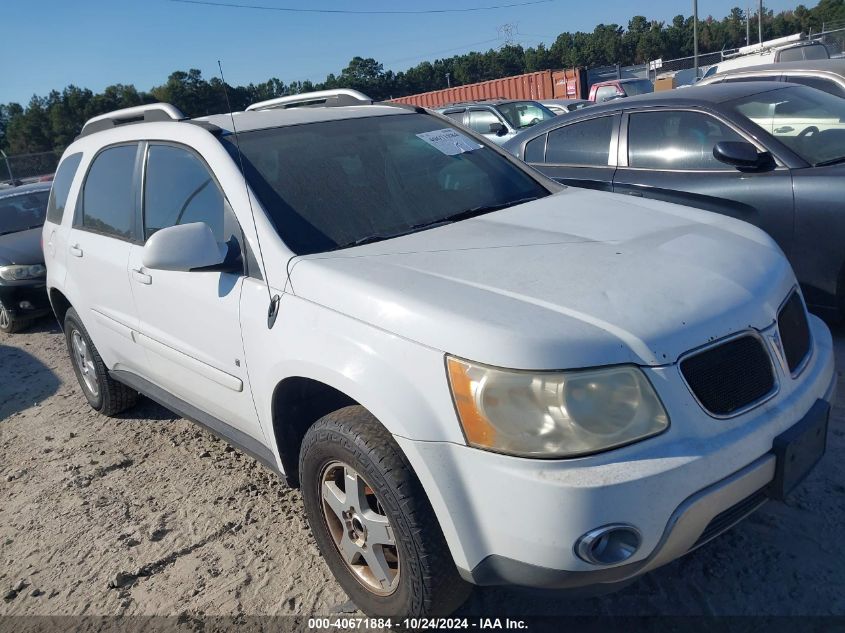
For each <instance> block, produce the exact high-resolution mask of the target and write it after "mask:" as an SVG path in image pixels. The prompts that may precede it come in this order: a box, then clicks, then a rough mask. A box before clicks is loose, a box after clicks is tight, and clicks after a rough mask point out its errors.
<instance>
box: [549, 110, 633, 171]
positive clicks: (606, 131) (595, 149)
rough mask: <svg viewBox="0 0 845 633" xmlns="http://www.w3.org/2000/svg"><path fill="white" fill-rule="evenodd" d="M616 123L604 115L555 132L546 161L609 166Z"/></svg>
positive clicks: (550, 137) (552, 133) (613, 119)
mask: <svg viewBox="0 0 845 633" xmlns="http://www.w3.org/2000/svg"><path fill="white" fill-rule="evenodd" d="M615 120H616V119H615V118H614V117H612V116H604V117H599V118H598V119H589V120H588V121H581V122H579V123H572V124H570V125H566V126H564V127H561V128H558V129H556V130H552V131H551V132H549V141H548V143H547V145H546V162H547V163H559V164H562V165H592V166H607V159H608V156H609V155H610V137H611V135H612V134H613V124H614V122H615Z"/></svg>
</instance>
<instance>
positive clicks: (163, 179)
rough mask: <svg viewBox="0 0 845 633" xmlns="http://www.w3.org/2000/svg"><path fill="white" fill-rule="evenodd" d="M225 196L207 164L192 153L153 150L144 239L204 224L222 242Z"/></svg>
mask: <svg viewBox="0 0 845 633" xmlns="http://www.w3.org/2000/svg"><path fill="white" fill-rule="evenodd" d="M223 216H224V206H223V194H222V193H221V192H220V189H218V188H217V183H215V182H214V179H213V178H212V177H211V174H209V172H208V169H207V168H206V166H205V164H204V163H203V162H202V161H201V160H200V159H199V158H197V157H196V156H195V155H194V154H192V153H191V152H189V151H187V150H185V149H181V148H178V147H171V146H166V145H152V146H150V150H149V153H148V155H147V170H146V184H145V188H144V239H149V237H150V236H151V235H152V234H153V233H155V232H156V231H158V230H159V229H163V228H166V227H168V226H175V225H177V224H190V223H191V222H205V223H206V224H208V226H210V227H211V230H212V232H213V233H214V237H215V238H216V239H217V241H218V242H223V241H225V240H224V234H223V233H224V231H223V224H224V221H223Z"/></svg>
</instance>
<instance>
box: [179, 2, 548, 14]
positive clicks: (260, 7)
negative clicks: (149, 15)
mask: <svg viewBox="0 0 845 633" xmlns="http://www.w3.org/2000/svg"><path fill="white" fill-rule="evenodd" d="M556 1H557V0H530V1H529V2H513V3H510V4H497V5H492V6H487V7H469V8H466V9H419V10H410V11H402V10H394V11H390V10H388V11H353V10H350V9H303V8H292V7H268V6H265V5H259V4H235V3H232V2H212V1H211V0H170V2H181V3H182V4H202V5H207V6H211V7H229V8H233V9H258V10H260V11H284V12H287V13H342V14H353V15H420V14H424V13H471V12H474V11H493V10H495V9H511V8H513V7H527V6H529V5H534V4H548V3H550V2H556Z"/></svg>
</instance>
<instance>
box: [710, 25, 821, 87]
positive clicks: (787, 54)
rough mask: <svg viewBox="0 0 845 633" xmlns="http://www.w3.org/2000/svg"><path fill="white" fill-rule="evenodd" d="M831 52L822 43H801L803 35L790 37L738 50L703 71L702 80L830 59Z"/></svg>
mask: <svg viewBox="0 0 845 633" xmlns="http://www.w3.org/2000/svg"><path fill="white" fill-rule="evenodd" d="M829 58H830V51H828V49H827V47H826V46H825V45H824V44H823V43H822V42H817V41H801V35H800V34H796V35H789V36H787V37H781V38H778V39H775V40H768V41H766V42H763V44H762V46H761V45H760V44H751V45H749V46H743V47H742V48H740V49H738V50H737V52H736V54H735V55H732V56H730V57H726V58H725V59H723V60H722V61H720V62H719V63H717V64H713V65H712V66H707V67H706V68H704V69H703V73H704V74H703V75H702V79H707V78H708V77H711V76H712V75H715V74H717V73H724V72H727V71H730V70H738V69H741V68H751V67H754V66H760V65H762V64H783V63H788V62H796V61H808V60H817V59H829Z"/></svg>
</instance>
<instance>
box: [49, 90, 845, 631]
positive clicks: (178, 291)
mask: <svg viewBox="0 0 845 633" xmlns="http://www.w3.org/2000/svg"><path fill="white" fill-rule="evenodd" d="M292 106H299V107H292ZM303 106H307V107H303ZM43 240H44V249H45V257H46V263H47V269H48V273H47V286H48V289H49V295H50V299H51V302H52V306H53V308H54V311H55V313H56V315H57V317H58V318H59V321H60V323H62V324H63V327H64V331H65V334H66V337H67V342H68V349H69V351H70V354H71V358H72V361H73V364H74V368H75V370H76V374H77V376H78V378H79V383H80V386H81V389H82V393H83V394H84V395H85V397H86V398H87V399H88V401H89V402H90V404H91V406H92V407H93V408H94V409H96V410H98V411H100V412H102V413H104V414H106V415H114V414H116V413H118V412H120V411H121V410H123V409H125V408H127V407H129V406H131V405H132V404H133V403H134V402H135V400H136V398H137V395H138V393H139V392H140V393H142V394H146V395H147V396H148V397H150V398H152V399H154V400H157V401H158V402H161V403H162V404H164V405H165V406H167V407H169V408H171V409H173V410H174V411H176V412H178V413H180V414H182V415H184V416H185V417H188V418H190V419H193V420H195V421H197V422H199V423H201V424H203V425H205V426H206V427H208V428H210V429H211V430H212V431H214V432H216V433H218V434H220V435H222V436H224V437H225V438H226V439H228V440H229V441H230V442H232V443H233V444H235V445H237V446H239V447H241V448H242V449H244V450H245V451H247V452H249V453H250V454H252V455H253V456H255V457H256V458H257V459H259V460H260V461H262V462H263V463H265V464H266V465H267V466H268V467H269V468H271V469H272V470H273V471H275V472H277V473H279V474H280V475H282V476H284V477H285V478H286V480H287V481H288V482H289V483H290V484H292V485H296V486H300V487H301V489H302V495H303V499H304V503H305V509H306V512H307V515H308V520H309V522H310V525H311V528H312V530H313V533H314V538H315V539H316V541H317V544H318V545H319V547H320V549H321V551H322V553H323V555H324V556H325V559H326V561H327V563H328V565H329V567H330V568H331V569H332V571H333V572H334V574H335V575H336V577H337V579H338V581H339V582H340V584H341V585H342V586H343V587H344V589H345V590H346V591H347V592H348V593H349V595H350V596H351V598H352V599H353V600H354V601H355V603H356V604H357V605H358V606H359V607H360V608H361V609H362V610H364V611H365V612H366V613H368V614H371V615H376V616H383V617H401V616H426V615H432V614H445V613H450V612H452V611H453V610H454V609H456V608H457V607H458V606H459V605H460V604H461V602H462V601H463V600H464V599H465V598H466V596H467V594H468V591H469V588H470V587H471V585H472V584H477V585H493V584H519V585H529V586H536V587H561V588H567V587H583V586H594V585H603V586H612V585H614V584H618V583H625V582H627V581H629V580H630V579H631V578H634V577H636V576H638V575H640V574H643V573H645V572H647V571H649V570H652V569H655V568H656V567H658V566H660V565H663V564H665V563H667V562H669V561H671V560H673V559H675V558H677V557H679V556H681V555H683V554H685V553H686V552H689V551H690V550H692V549H695V548H696V547H698V546H699V545H701V544H702V543H704V542H706V541H708V540H709V539H711V538H713V537H715V536H717V535H718V534H720V533H721V532H723V531H725V530H726V529H728V528H729V527H731V526H732V525H733V524H735V523H736V522H737V521H739V520H741V519H742V518H743V517H745V516H746V515H748V514H749V513H750V512H752V511H753V510H755V509H756V508H757V507H759V506H760V505H761V504H762V503H764V502H765V501H766V500H767V499H769V498H772V497H774V498H782V497H783V496H784V495H785V494H787V493H788V492H789V490H790V489H791V488H792V487H793V486H794V485H795V484H796V483H797V482H798V481H800V480H801V479H802V478H803V476H804V475H805V474H806V473H807V472H808V471H809V470H810V469H811V468H812V466H813V465H814V464H815V463H816V462H817V460H818V459H819V458H820V457H821V455H822V453H823V452H824V448H825V436H826V429H827V419H828V412H829V408H830V405H829V403H830V401H831V399H832V396H833V385H834V367H833V356H832V349H831V337H830V333H829V332H828V330H827V328H826V327H825V325H824V324H823V323H822V322H821V321H820V320H818V319H817V318H815V317H813V316H809V315H808V314H807V312H806V309H805V306H804V302H803V299H802V296H801V293H800V290H799V288H798V286H797V284H796V281H795V277H794V275H793V273H792V270H791V269H790V267H789V264H788V263H787V261H786V259H785V258H784V256H783V254H782V253H781V251H780V250H779V249H778V247H777V246H776V245H775V244H774V243H773V242H772V240H771V239H770V238H769V237H768V236H766V234H764V233H763V232H761V231H760V230H758V229H756V228H754V227H752V226H750V225H748V224H744V223H742V222H739V221H736V220H733V219H731V218H728V217H725V216H722V215H716V214H710V213H706V212H702V211H696V210H692V209H687V208H683V207H679V206H673V205H670V204H664V203H660V202H656V201H651V200H646V199H632V198H628V197H622V196H617V195H612V194H607V193H599V192H594V191H586V190H579V189H574V188H565V187H562V186H560V185H557V184H555V183H553V182H552V181H550V180H547V179H545V178H544V177H543V176H541V175H540V174H539V173H537V172H535V171H534V170H532V169H530V168H529V167H527V166H525V165H524V164H521V163H519V162H518V161H516V160H515V159H513V158H512V157H510V156H508V155H507V154H505V153H504V152H503V151H501V150H500V149H498V148H496V147H494V146H492V145H491V144H489V143H487V142H486V141H485V140H484V139H483V138H481V137H479V136H477V135H474V134H473V133H472V132H469V131H467V130H465V129H463V128H458V127H456V126H455V125H453V123H452V122H450V120H449V119H447V118H445V117H442V116H439V115H437V114H434V113H431V112H427V111H424V110H421V109H415V108H411V107H405V106H398V105H394V104H373V103H371V102H370V101H369V100H367V99H366V98H365V97H364V96H363V95H360V94H359V93H353V92H350V91H335V92H329V93H318V94H311V95H304V96H302V95H300V96H297V97H287V98H281V99H276V100H273V101H271V102H268V103H261V104H256V105H254V106H250V108H248V109H247V111H245V112H238V113H234V114H232V115H228V114H227V115H217V116H210V117H206V118H203V119H199V120H189V119H186V118H185V117H183V116H182V114H181V113H180V112H179V111H178V110H176V108H174V107H172V106H168V105H165V104H153V105H148V106H142V107H139V108H133V109H130V110H124V111H119V112H115V113H111V114H108V115H104V116H102V117H98V118H96V119H94V120H92V121H90V122H89V123H88V124H87V125H86V126H85V128H84V130H83V132H82V135H81V137H80V138H79V139H78V140H77V141H76V142H74V143H73V144H72V145H71V146H70V147H69V148H68V149H67V151H66V152H65V154H64V157H63V159H62V161H61V165H60V167H59V169H58V173H57V175H56V179H55V183H54V185H53V191H52V195H51V199H50V208H49V213H48V220H47V223H46V224H45V227H44V233H43ZM150 459H156V456H155V455H151V456H150ZM172 467H173V466H172V465H170V464H164V463H163V464H162V468H172ZM173 474H174V476H178V470H174V472H173ZM145 494H148V493H145ZM275 536H277V537H278V538H284V535H283V534H279V535H275Z"/></svg>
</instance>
